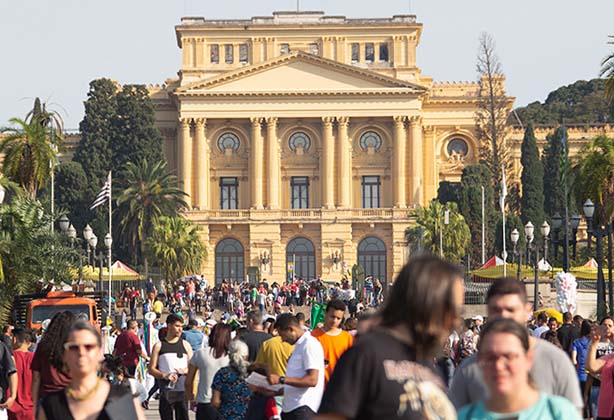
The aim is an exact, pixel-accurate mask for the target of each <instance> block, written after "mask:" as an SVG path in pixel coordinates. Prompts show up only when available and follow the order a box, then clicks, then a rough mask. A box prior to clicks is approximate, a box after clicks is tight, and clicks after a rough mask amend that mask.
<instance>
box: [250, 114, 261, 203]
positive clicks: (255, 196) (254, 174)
mask: <svg viewBox="0 0 614 420" xmlns="http://www.w3.org/2000/svg"><path fill="white" fill-rule="evenodd" d="M250 121H251V123H252V154H251V165H250V166H251V181H252V182H251V197H252V208H255V209H262V208H263V205H262V168H263V162H264V145H263V143H264V142H263V139H262V118H261V117H253V118H251V119H250Z"/></svg>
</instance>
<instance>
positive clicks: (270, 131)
mask: <svg viewBox="0 0 614 420" xmlns="http://www.w3.org/2000/svg"><path fill="white" fill-rule="evenodd" d="M266 128H267V142H268V161H269V166H268V184H269V190H268V205H269V208H270V209H279V172H280V171H279V141H278V139H277V118H275V117H271V118H267V119H266Z"/></svg>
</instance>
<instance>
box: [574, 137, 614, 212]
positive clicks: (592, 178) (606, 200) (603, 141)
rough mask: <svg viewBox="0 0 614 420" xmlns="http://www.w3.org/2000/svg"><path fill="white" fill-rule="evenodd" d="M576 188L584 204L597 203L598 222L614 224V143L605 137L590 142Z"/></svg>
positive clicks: (581, 160)
mask: <svg viewBox="0 0 614 420" xmlns="http://www.w3.org/2000/svg"><path fill="white" fill-rule="evenodd" d="M578 166H579V173H578V178H577V182H576V183H575V185H576V194H577V195H578V198H580V199H581V201H585V200H586V199H588V198H590V199H591V200H592V201H593V202H594V203H595V219H596V220H595V221H596V222H597V223H602V224H606V223H609V222H611V221H612V220H614V139H611V138H609V137H607V136H605V135H601V136H598V137H596V138H594V139H593V140H591V141H590V143H589V144H588V145H587V146H586V148H585V149H584V150H583V152H582V154H581V157H580V162H579V165H578Z"/></svg>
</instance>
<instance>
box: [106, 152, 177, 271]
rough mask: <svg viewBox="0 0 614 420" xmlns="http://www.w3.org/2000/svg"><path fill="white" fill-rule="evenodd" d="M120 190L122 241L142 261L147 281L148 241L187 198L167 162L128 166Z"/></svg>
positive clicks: (119, 206)
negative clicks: (160, 222) (146, 244)
mask: <svg viewBox="0 0 614 420" xmlns="http://www.w3.org/2000/svg"><path fill="white" fill-rule="evenodd" d="M120 187H121V188H123V191H122V192H121V194H120V195H119V197H118V198H117V208H116V209H115V219H116V220H118V222H119V231H120V233H121V236H120V237H121V238H122V239H123V240H125V241H126V242H127V245H128V246H129V247H130V251H131V254H132V255H134V256H138V255H140V256H141V258H143V262H144V265H145V277H147V276H148V271H149V267H148V260H147V253H146V252H145V241H146V240H147V238H148V237H149V236H150V235H151V232H152V231H153V230H154V229H155V227H156V225H157V224H158V223H159V220H160V218H161V217H164V216H166V217H175V216H177V214H178V212H179V210H180V209H181V208H184V207H187V203H186V201H185V200H184V198H185V197H186V194H185V193H184V192H183V191H182V190H181V189H180V188H179V182H178V180H177V177H176V176H175V175H172V174H171V173H170V172H169V171H168V169H167V167H166V163H165V162H164V161H158V162H156V163H153V164H150V163H148V162H147V160H143V161H141V162H139V163H137V164H134V163H132V162H128V163H127V164H126V173H125V179H124V180H122V181H120ZM116 225H117V224H116Z"/></svg>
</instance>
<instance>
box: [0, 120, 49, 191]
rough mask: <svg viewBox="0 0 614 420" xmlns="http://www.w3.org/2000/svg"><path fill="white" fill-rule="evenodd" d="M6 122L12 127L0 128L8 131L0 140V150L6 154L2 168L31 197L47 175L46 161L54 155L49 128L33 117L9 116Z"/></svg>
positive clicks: (47, 164) (43, 183)
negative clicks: (25, 118) (29, 119)
mask: <svg viewBox="0 0 614 420" xmlns="http://www.w3.org/2000/svg"><path fill="white" fill-rule="evenodd" d="M9 122H10V123H11V124H12V125H13V126H12V127H4V128H2V129H0V132H2V133H6V134H7V135H6V136H4V137H2V139H1V140H0V153H4V155H5V157H4V162H3V163H2V171H3V173H4V174H5V175H6V176H7V177H9V178H10V179H11V180H13V181H15V182H17V183H18V184H19V185H21V187H22V188H23V189H24V190H25V191H26V193H27V195H28V196H29V197H30V198H32V199H34V198H36V193H37V191H38V190H39V189H40V188H42V187H43V186H44V185H45V183H46V182H47V180H48V179H49V176H50V174H51V171H50V165H49V162H51V161H52V160H53V159H55V155H56V153H55V151H54V146H53V144H52V142H51V135H50V131H49V129H48V127H45V126H42V125H41V124H40V123H39V122H38V121H36V120H31V121H25V120H22V119H19V118H12V119H10V120H9Z"/></svg>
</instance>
